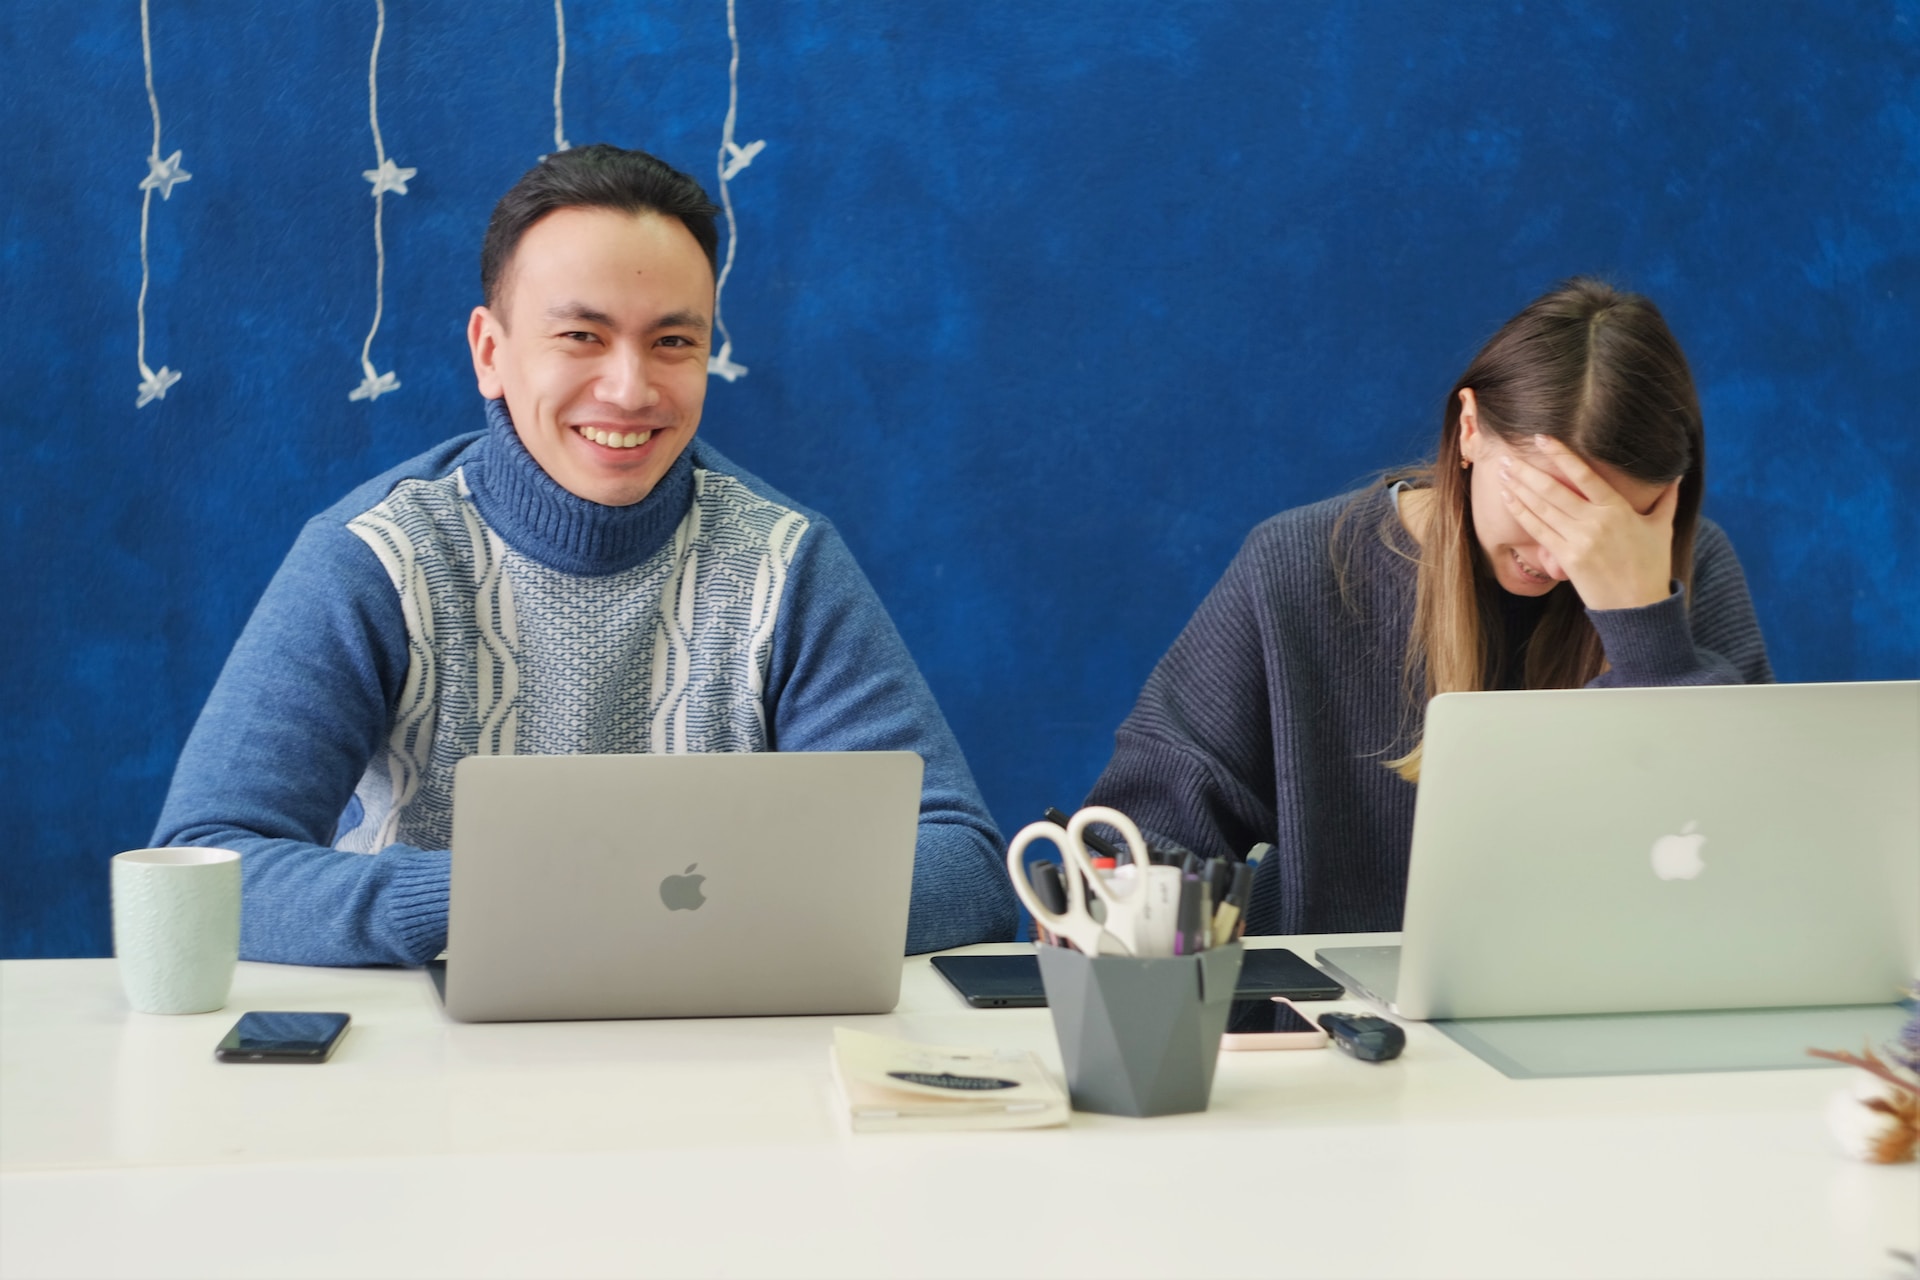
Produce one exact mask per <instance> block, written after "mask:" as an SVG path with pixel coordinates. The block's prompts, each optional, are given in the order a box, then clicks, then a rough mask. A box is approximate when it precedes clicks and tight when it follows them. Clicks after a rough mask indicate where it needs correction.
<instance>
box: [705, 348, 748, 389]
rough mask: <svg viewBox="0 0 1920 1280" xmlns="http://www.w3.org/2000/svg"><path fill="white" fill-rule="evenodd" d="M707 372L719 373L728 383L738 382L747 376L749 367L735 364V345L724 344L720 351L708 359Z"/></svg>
mask: <svg viewBox="0 0 1920 1280" xmlns="http://www.w3.org/2000/svg"><path fill="white" fill-rule="evenodd" d="M707 372H708V373H717V374H719V375H720V376H721V377H723V378H725V379H726V380H727V381H728V382H737V381H739V380H740V379H741V378H744V377H746V376H747V366H745V365H743V364H735V363H734V362H733V344H732V343H731V342H723V343H721V344H720V350H719V351H718V352H717V353H716V354H714V355H710V356H708V357H707Z"/></svg>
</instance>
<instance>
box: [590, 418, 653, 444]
mask: <svg viewBox="0 0 1920 1280" xmlns="http://www.w3.org/2000/svg"><path fill="white" fill-rule="evenodd" d="M573 430H574V433H575V434H576V435H579V436H583V437H585V438H586V439H588V440H591V441H592V442H593V443H595V444H597V445H601V446H603V447H605V448H608V449H638V448H639V447H640V446H641V445H643V444H645V443H646V442H647V441H649V440H651V439H653V433H654V431H656V430H658V428H654V427H649V428H647V429H646V430H644V431H608V430H605V429H603V428H601V427H594V426H587V425H584V424H578V425H575V427H574V428H573Z"/></svg>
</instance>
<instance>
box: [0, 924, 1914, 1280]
mask: <svg viewBox="0 0 1920 1280" xmlns="http://www.w3.org/2000/svg"><path fill="white" fill-rule="evenodd" d="M1382 940H1387V941H1390V940H1391V936H1390V935H1386V936H1382V935H1365V936H1354V937H1346V938H1339V939H1322V938H1299V939H1276V940H1272V941H1275V942H1282V941H1284V942H1286V943H1288V944H1290V945H1292V946H1293V947H1294V948H1295V950H1297V951H1299V952H1300V953H1301V954H1302V955H1306V956H1309V957H1311V955H1312V953H1313V949H1314V947H1315V946H1317V945H1321V944H1323V943H1325V942H1328V941H1337V942H1341V943H1351V942H1371V941H1382ZM1015 949H1018V948H1013V947H982V948H970V950H975V951H991V950H1001V951H1004V950H1015ZM1321 1007H1328V1006H1321ZM248 1009H315V1010H319V1009H339V1010H345V1011H347V1012H350V1013H352V1015H353V1019H354V1022H353V1030H352V1031H350V1032H349V1033H348V1036H347V1039H346V1040H345V1041H343V1042H342V1046H341V1048H340V1050H339V1052H338V1053H337V1055H336V1056H335V1058H334V1060H333V1061H332V1062H331V1063H329V1064H327V1065H325V1066H319V1067H313V1066H305V1067H302V1066H238V1065H223V1064H218V1063H216V1062H214V1060H213V1057H212V1050H213V1046H214V1043H215V1042H216V1041H218V1040H219V1038H220V1037H221V1035H222V1034H224V1033H225V1031H226V1029H227V1028H228V1026H230V1025H231V1024H232V1022H233V1020H234V1018H235V1017H236V1016H238V1014H239V1013H240V1012H242V1011H244V1010H248ZM837 1023H845V1024H847V1025H853V1026H860V1027H864V1028H866V1029H869V1030H872V1031H876V1032H880V1033H882V1034H889V1035H895V1036H900V1037H903V1038H906V1039H913V1040H921V1041H925V1042H928V1043H939V1044H953V1045H998V1046H1006V1047H1019V1046H1025V1047H1030V1048H1034V1049H1038V1050H1040V1051H1041V1052H1042V1054H1043V1055H1045V1057H1046V1058H1047V1059H1048V1060H1049V1061H1050V1062H1052V1063H1054V1064H1055V1066H1056V1067H1057V1065H1058V1063H1059V1056H1058V1051H1057V1048H1056V1046H1055V1044H1054V1040H1053V1032H1052V1026H1051V1023H1050V1022H1049V1021H1048V1017H1047V1013H1046V1011H1045V1010H1027V1009H1018V1010H1016V1009H1008V1010H975V1009H969V1008H967V1007H966V1006H965V1005H964V1004H962V1003H961V1002H960V1000H959V998H958V997H956V996H955V995H953V993H952V992H951V991H950V990H949V989H948V988H947V986H946V984H945V983H944V982H943V981H942V980H941V979H940V977H939V975H938V974H936V973H935V972H934V971H933V970H932V969H931V968H930V967H929V966H928V964H927V961H926V959H925V958H924V957H917V958H914V959H910V960H908V961H907V962H906V973H905V982H904V985H903V988H902V993H901V1001H900V1007H899V1009H898V1010H896V1011H895V1012H894V1013H892V1014H889V1015H886V1016H882V1017H869V1018H744V1019H730V1020H707V1021H662V1022H582V1023H521V1024H495V1025H485V1026H467V1025H462V1024H459V1023H455V1022H452V1021H450V1020H448V1019H447V1018H446V1016H445V1015H444V1013H442V1011H441V1010H440V1007H439V1004H438V1000H437V998H436V997H435V995H434V993H433V990H432V986H431V983H430V982H429V981H428V979H427V977H426V975H425V974H423V973H421V972H418V971H412V970H367V969H363V970H329V969H307V968H293V967H285V966H278V965H264V964H243V965H241V966H240V972H239V976H238V978H237V979H236V981H235V984H234V991H233V998H232V1000H231V1002H230V1003H229V1005H228V1007H227V1009H225V1010H224V1011H222V1012H220V1013H212V1014H203V1015H198V1016H193V1017H155V1016H148V1015H141V1014H134V1013H131V1012H129V1011H128V1009H127V1006H126V1004H125V1002H124V999H123V998H122V996H121V993H120V989H119V985H118V979H117V975H116V973H115V970H114V965H113V962H112V961H111V960H20V961H8V962H5V963H4V964H0V1277H7V1278H9V1280H12V1278H16V1277H18V1278H22V1280H24V1278H25V1277H54V1276H85V1277H102V1276H192V1277H216V1276H247V1277H259V1276H367V1277H373V1276H380V1277H386V1276H581V1277H585V1276H625V1275H670V1276H696V1275H729V1276H759V1275H790V1276H828V1275H831V1276H847V1275H875V1276H1047V1277H1056V1276H1061V1277H1064V1276H1104V1277H1122V1276H1187V1275H1220V1276H1256V1275H1275V1276H1282V1275H1310V1276H1328V1277H1334V1276H1407V1277H1415V1276H1476V1277H1496V1276H1527V1277H1535V1276H1581V1277H1588V1276H1591V1277H1601V1276H1607V1277H1611V1276H1641V1275H1645V1276H1729V1277H1733V1276H1738V1277H1762V1276H1821V1277H1826V1276H1863V1277H1874V1278H1876V1280H1885V1278H1886V1277H1889V1276H1892V1275H1894V1274H1897V1265H1896V1264H1895V1263H1894V1262H1893V1261H1892V1260H1891V1259H1890V1258H1889V1256H1888V1253H1887V1250H1888V1249H1889V1248H1900V1249H1904V1250H1913V1249H1915V1248H1916V1247H1917V1246H1920V1172H1917V1171H1916V1169H1915V1167H1914V1166H1912V1165H1906V1166H1898V1167H1881V1166H1870V1165H1862V1164H1856V1163H1854V1162H1852V1161H1850V1160H1848V1159H1847V1158H1845V1157H1844V1156H1842V1155H1841V1154H1839V1152H1838V1151H1837V1150H1836V1149H1835V1148H1834V1146H1833V1144H1832V1142H1831V1140H1830V1138H1829V1137H1828V1134H1827V1129H1826V1122H1825V1119H1824V1117H1823V1108H1824V1106H1825V1103H1826V1100H1827V1098H1828V1097H1829V1095H1831V1094H1832V1093H1833V1092H1834V1091H1835V1090H1836V1089H1837V1088H1838V1087H1839V1086H1840V1085H1841V1083H1842V1082H1843V1081H1844V1080H1845V1079H1846V1073H1844V1072H1840V1071H1834V1070H1819V1069H1810V1070H1806V1071H1775V1072H1755V1073H1746V1074H1726V1075H1689V1076H1660V1077H1647V1076H1638V1077H1617V1078H1610V1079H1573V1080H1526V1081H1515V1080H1508V1079H1506V1078H1505V1077H1503V1076H1502V1075H1500V1074H1499V1073H1498V1072H1496V1071H1495V1070H1494V1069H1493V1068H1491V1067H1489V1066H1486V1065H1485V1064H1483V1063H1481V1062H1480V1061H1479V1060H1478V1059H1476V1058H1474V1057H1473V1056H1472V1055H1471V1054H1469V1053H1467V1052H1466V1051H1465V1050H1464V1049H1462V1048H1460V1047H1459V1046H1457V1045H1455V1044H1454V1043H1453V1042H1452V1041H1450V1040H1448V1039H1447V1038H1446V1037H1445V1036H1443V1035H1441V1034H1440V1033H1439V1032H1438V1031H1436V1030H1434V1029H1432V1028H1430V1027H1426V1026H1422V1025H1419V1024H1413V1025H1411V1026H1409V1027H1408V1045H1407V1050H1406V1054H1405V1055H1404V1057H1403V1058H1402V1059H1401V1060H1400V1061H1398V1062H1395V1063H1390V1064H1385V1065H1369V1064H1365V1063H1359V1062H1354V1061H1352V1060H1350V1059H1348V1058H1346V1057H1344V1056H1343V1055H1340V1054H1338V1053H1336V1052H1334V1051H1331V1050H1327V1051H1312V1052H1281V1053H1243V1054H1226V1055H1224V1056H1223V1057H1222V1060H1221V1063H1220V1069H1219V1074H1218V1076H1217V1078H1216V1081H1215V1084H1214V1091H1213V1105H1212V1108H1211V1109H1210V1110H1209V1111H1207V1112H1205V1113H1202V1114H1198V1115H1190V1116H1172V1117H1163V1118H1159V1119H1152V1120H1130V1119H1121V1118H1115V1117H1108V1116H1096V1115H1080V1114H1076V1115H1075V1116H1074V1118H1073V1123H1072V1125H1071V1126H1070V1127H1068V1128H1065V1129H1043V1130H1031V1131H1021V1132H1001V1133H956V1134H860V1135H854V1134H851V1133H848V1132H847V1131H846V1129H845V1127H844V1126H843V1125H842V1124H841V1123H840V1121H839V1120H838V1119H837V1110H836V1108H837V1104H836V1101H835V1097H834V1093H833V1086H832V1083H831V1080H830V1078H829V1075H828V1070H827V1046H828V1044H829V1043H830V1041H831V1037H832V1029H833V1027H834V1026H835V1025H836V1024H837ZM1069 1208H1073V1209H1077V1210H1078V1216H1077V1218H1074V1219H1069V1218H1068V1217H1067V1216H1066V1213H1067V1211H1068V1209H1069Z"/></svg>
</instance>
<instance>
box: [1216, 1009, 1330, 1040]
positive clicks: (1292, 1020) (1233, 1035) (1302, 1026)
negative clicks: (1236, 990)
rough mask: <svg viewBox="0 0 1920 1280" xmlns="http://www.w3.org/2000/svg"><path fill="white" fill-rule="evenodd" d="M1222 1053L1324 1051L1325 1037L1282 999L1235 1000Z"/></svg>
mask: <svg viewBox="0 0 1920 1280" xmlns="http://www.w3.org/2000/svg"><path fill="white" fill-rule="evenodd" d="M1220 1047H1221V1048H1222V1049H1324V1048H1326V1047H1327V1033H1326V1032H1325V1031H1322V1030H1321V1029H1320V1027H1319V1026H1318V1025H1317V1024H1316V1023H1315V1022H1314V1021H1313V1020H1312V1019H1311V1018H1309V1017H1307V1015H1306V1014H1304V1013H1301V1012H1300V1011H1299V1010H1298V1009H1296V1008H1294V1007H1293V1001H1291V1000H1289V999H1287V998H1286V997H1285V996H1254V997H1251V998H1248V999H1241V1000H1235V1001H1234V1002H1233V1009H1232V1011H1231V1012H1229V1013H1228V1014H1227V1033H1226V1034H1225V1035H1223V1036H1221V1037H1220Z"/></svg>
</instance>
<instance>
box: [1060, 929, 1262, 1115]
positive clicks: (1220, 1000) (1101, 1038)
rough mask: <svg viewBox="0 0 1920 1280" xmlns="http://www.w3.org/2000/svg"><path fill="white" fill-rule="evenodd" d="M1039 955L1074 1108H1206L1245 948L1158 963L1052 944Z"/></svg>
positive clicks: (1167, 1111) (1150, 1111)
mask: <svg viewBox="0 0 1920 1280" xmlns="http://www.w3.org/2000/svg"><path fill="white" fill-rule="evenodd" d="M1035 950H1036V951H1038V952H1039V954H1040V980H1041V981H1042V982H1043V983H1045V984H1046V988H1047V1007H1048V1008H1049V1009H1051V1010H1052V1011H1053V1030H1054V1034H1055V1035H1057V1036H1059V1037H1060V1057H1061V1059H1062V1060H1063V1061H1064V1062H1065V1063H1066V1068H1067V1092H1068V1094H1069V1095H1071V1097H1072V1099H1073V1109H1074V1110H1075V1111H1099V1112H1103V1113H1105V1114H1107V1115H1114V1116H1169V1115H1175V1114H1177V1113H1179V1112H1182V1111H1205V1110H1206V1109H1207V1097H1208V1095H1209V1094H1211V1093H1212V1092H1213V1068H1214V1064H1215V1062H1216V1061H1217V1060H1218V1058H1219V1056H1220V1035H1221V1033H1222V1032H1223V1031H1225V1030H1226V1029H1227V1014H1228V1012H1229V1011H1230V1010H1231V1008H1232V1006H1233V987H1234V983H1235V982H1237V981H1238V980H1239V977H1240V944H1239V943H1237V942H1234V943H1229V944H1228V945H1226V946H1224V947H1215V948H1213V949H1211V950H1209V951H1202V952H1200V953H1198V954H1197V955H1191V956H1168V957H1164V958H1151V959H1143V958H1139V957H1135V956H1089V955H1086V954H1084V953H1083V952H1079V951H1073V950H1069V949H1068V948H1066V947H1050V946H1046V945H1044V944H1043V945H1041V946H1039V947H1036V948H1035Z"/></svg>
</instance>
